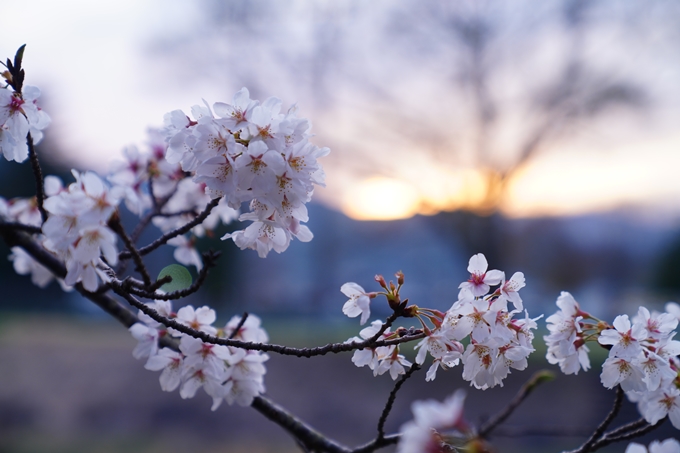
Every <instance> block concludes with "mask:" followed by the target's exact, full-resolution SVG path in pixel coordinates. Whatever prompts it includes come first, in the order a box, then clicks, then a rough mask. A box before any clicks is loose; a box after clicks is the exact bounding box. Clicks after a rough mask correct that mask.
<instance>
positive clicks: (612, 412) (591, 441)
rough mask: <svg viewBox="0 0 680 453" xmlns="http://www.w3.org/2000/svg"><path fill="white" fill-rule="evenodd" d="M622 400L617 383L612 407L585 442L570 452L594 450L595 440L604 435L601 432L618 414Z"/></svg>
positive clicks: (579, 452)
mask: <svg viewBox="0 0 680 453" xmlns="http://www.w3.org/2000/svg"><path fill="white" fill-rule="evenodd" d="M622 402H623V390H622V389H621V386H620V385H617V386H616V397H615V398H614V405H613V406H612V409H611V410H610V411H609V413H608V414H607V416H606V417H605V418H604V420H602V423H600V425H599V426H598V427H597V428H596V429H595V431H594V432H593V434H592V435H591V436H590V438H589V439H588V440H587V441H586V443H584V444H583V445H581V447H580V448H578V449H577V450H574V451H573V452H572V453H588V452H591V451H595V449H593V446H594V445H595V443H596V442H598V441H600V440H602V439H603V438H604V437H605V436H603V435H602V434H603V433H604V432H605V430H606V429H607V427H608V426H609V425H610V424H611V422H612V421H613V420H614V417H616V416H617V415H618V413H619V411H620V410H621V403H622Z"/></svg>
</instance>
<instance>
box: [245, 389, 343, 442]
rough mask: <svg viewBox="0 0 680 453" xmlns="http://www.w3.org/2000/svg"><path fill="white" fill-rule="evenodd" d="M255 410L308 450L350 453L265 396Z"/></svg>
mask: <svg viewBox="0 0 680 453" xmlns="http://www.w3.org/2000/svg"><path fill="white" fill-rule="evenodd" d="M252 407H253V409H255V410H256V411H258V412H259V413H261V414H262V415H264V416H265V417H267V418H268V419H269V420H271V421H272V422H274V423H276V424H277V425H279V426H280V427H281V428H283V429H285V430H286V431H288V433H290V434H291V435H292V436H293V437H294V438H295V439H296V440H298V441H299V442H301V443H302V444H303V446H305V447H306V448H307V449H309V450H311V451H315V452H329V453H350V452H351V451H352V450H350V449H349V448H347V447H343V446H341V445H339V444H338V443H336V442H334V441H332V440H331V439H329V438H327V437H326V436H324V435H323V434H320V433H319V432H317V431H316V430H314V429H313V428H312V427H311V426H309V425H307V424H306V423H305V422H303V421H301V420H300V419H298V418H297V417H295V416H294V415H293V414H291V413H290V412H288V411H287V410H285V409H284V408H282V407H281V406H279V405H278V404H276V403H274V402H273V401H271V400H269V399H268V398H267V397H265V396H262V395H260V396H256V397H255V399H254V400H253V404H252Z"/></svg>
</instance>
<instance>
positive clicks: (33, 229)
mask: <svg viewBox="0 0 680 453" xmlns="http://www.w3.org/2000/svg"><path fill="white" fill-rule="evenodd" d="M0 228H6V229H10V230H19V231H25V232H26V233H30V234H40V233H42V229H41V228H40V227H37V226H33V225H26V224H25V223H19V222H5V221H3V220H2V219H0Z"/></svg>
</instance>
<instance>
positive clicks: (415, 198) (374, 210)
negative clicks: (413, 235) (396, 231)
mask: <svg viewBox="0 0 680 453" xmlns="http://www.w3.org/2000/svg"><path fill="white" fill-rule="evenodd" d="M419 206H420V195H419V194H418V191H417V190H416V189H415V188H414V187H413V186H411V185H410V184H408V183H406V182H403V181H399V180H397V179H393V178H386V177H382V176H374V177H371V178H368V179H364V180H362V181H359V182H358V183H357V184H355V185H354V187H352V188H351V189H349V190H348V191H347V192H346V194H345V197H344V199H343V206H342V210H343V212H345V214H347V215H348V216H350V217H352V218H353V219H357V220H394V219H405V218H408V217H411V216H413V215H415V214H416V213H417V212H418V209H419Z"/></svg>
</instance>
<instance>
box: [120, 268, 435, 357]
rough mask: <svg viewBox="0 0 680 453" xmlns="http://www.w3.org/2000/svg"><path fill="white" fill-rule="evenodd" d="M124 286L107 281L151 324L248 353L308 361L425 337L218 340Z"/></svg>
mask: <svg viewBox="0 0 680 453" xmlns="http://www.w3.org/2000/svg"><path fill="white" fill-rule="evenodd" d="M124 283H125V282H119V281H115V280H113V281H111V282H110V285H111V289H113V291H114V292H115V293H116V294H118V295H119V296H121V297H123V298H124V299H125V300H126V301H127V302H128V303H129V304H130V305H132V306H133V307H135V308H138V309H139V310H141V311H142V312H143V313H145V314H146V315H148V316H149V317H150V318H151V319H153V320H154V321H156V322H159V323H161V324H163V325H164V326H166V327H168V328H172V329H175V330H177V331H178V332H181V333H184V334H187V335H189V336H190V337H194V338H198V339H199V340H201V341H203V342H204V343H210V344H217V345H223V346H231V347H235V348H240V349H247V350H251V351H262V352H275V353H277V354H281V355H292V356H295V357H306V358H309V357H315V356H319V355H326V354H328V353H333V354H337V353H340V352H348V351H354V350H356V349H363V348H377V347H380V346H392V345H397V344H401V343H407V342H409V341H414V340H419V339H421V338H423V337H424V336H425V334H424V333H422V332H421V333H418V334H415V335H407V336H404V337H401V338H396V339H394V340H380V341H373V340H372V339H371V338H369V339H368V340H364V341H360V342H352V343H329V344H327V345H325V346H319V347H315V348H292V347H289V346H283V345H278V344H267V343H252V342H247V341H240V340H231V339H228V338H220V337H216V336H214V335H208V334H207V333H205V332H201V331H198V330H195V329H192V328H191V327H188V326H185V325H184V324H181V323H179V322H177V321H175V320H174V319H168V318H166V317H164V316H162V315H160V314H159V313H158V312H157V311H156V310H154V309H153V308H151V307H149V306H148V305H146V304H144V303H143V302H140V301H139V300H137V299H136V298H135V297H134V296H133V295H132V294H130V293H129V291H128V289H129V287H127V286H126V285H125V284H124Z"/></svg>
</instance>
